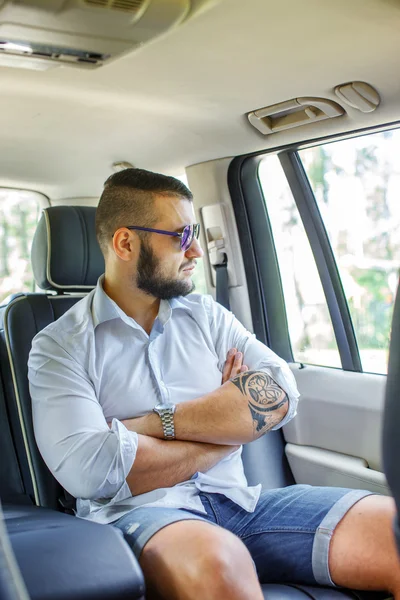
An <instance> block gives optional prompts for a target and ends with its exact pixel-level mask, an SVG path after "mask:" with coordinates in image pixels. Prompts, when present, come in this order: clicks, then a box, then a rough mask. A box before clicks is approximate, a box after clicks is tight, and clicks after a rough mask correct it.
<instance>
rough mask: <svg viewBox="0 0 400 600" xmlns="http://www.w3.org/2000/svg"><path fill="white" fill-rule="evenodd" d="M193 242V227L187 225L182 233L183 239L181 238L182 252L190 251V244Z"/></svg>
mask: <svg viewBox="0 0 400 600" xmlns="http://www.w3.org/2000/svg"><path fill="white" fill-rule="evenodd" d="M192 240H193V226H192V225H186V227H185V228H184V230H183V231H182V238H181V248H182V250H185V251H186V250H188V248H189V247H190V244H191V243H192Z"/></svg>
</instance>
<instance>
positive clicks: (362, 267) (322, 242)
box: [188, 129, 400, 494]
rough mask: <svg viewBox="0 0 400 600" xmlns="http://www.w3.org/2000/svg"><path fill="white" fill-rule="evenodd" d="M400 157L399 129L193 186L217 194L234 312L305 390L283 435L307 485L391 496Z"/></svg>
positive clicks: (268, 159)
mask: <svg viewBox="0 0 400 600" xmlns="http://www.w3.org/2000/svg"><path fill="white" fill-rule="evenodd" d="M399 150H400V130H399V129H386V130H381V131H380V130H373V131H370V132H363V135H362V136H361V135H348V137H347V138H346V139H344V138H342V139H340V138H333V139H331V140H328V141H326V140H324V141H323V142H318V141H316V142H313V144H312V145H310V144H308V145H304V146H299V147H287V148H282V149H278V150H274V151H272V152H268V153H265V154H257V155H252V156H242V157H237V158H235V159H234V160H232V161H228V160H226V161H225V163H223V162H221V161H219V164H218V166H217V165H213V166H212V165H211V163H210V164H209V168H208V171H207V169H206V166H205V165H203V166H202V169H203V173H202V185H201V186H199V179H198V175H199V173H198V172H195V173H191V171H190V170H189V172H188V175H189V182H190V179H191V178H192V182H193V184H194V185H195V186H197V187H198V188H199V191H201V193H200V203H201V202H205V205H206V206H207V200H206V199H205V198H206V195H205V194H204V192H205V189H206V188H207V186H208V188H207V189H208V193H207V197H208V198H210V195H209V193H210V192H211V190H212V186H213V185H216V183H215V182H216V181H219V183H220V185H219V188H218V189H219V196H218V201H219V203H220V204H222V213H223V214H224V219H223V220H224V226H225V238H227V239H228V240H229V243H225V242H222V247H223V248H224V246H223V244H224V243H225V250H226V253H227V256H228V264H229V263H231V270H233V271H234V279H233V278H232V274H231V275H230V277H231V278H230V297H231V301H232V303H233V305H234V312H235V313H236V314H237V315H238V317H239V318H241V320H242V321H243V322H244V323H245V324H246V325H247V326H249V328H252V329H253V331H254V332H255V333H256V335H257V337H258V338H259V339H261V340H262V341H264V342H265V343H267V344H268V345H269V346H270V347H271V348H272V349H273V350H274V351H275V352H277V354H279V355H280V356H282V357H283V358H284V359H285V360H287V361H288V362H289V363H290V365H291V368H292V370H293V373H294V375H295V378H296V380H297V384H298V387H299V391H300V393H301V399H300V403H299V409H298V414H297V416H296V417H295V419H293V421H292V422H291V423H289V424H288V425H287V426H286V427H285V428H284V438H285V442H286V444H285V453H286V456H287V459H288V461H289V464H290V467H291V470H292V473H293V475H294V478H295V480H296V482H297V483H308V484H312V485H335V486H342V487H350V488H361V489H369V490H372V491H376V492H379V493H384V494H388V493H389V490H388V487H387V483H386V480H385V476H384V474H383V472H382V471H383V469H382V459H381V431H382V412H383V401H384V389H385V382H386V372H387V359H388V347H389V337H390V325H391V318H392V311H393V303H394V298H395V294H396V290H397V284H398V267H399V256H400V211H399V209H398V202H397V197H398V190H399V185H400V163H399V159H398V158H397V157H398V156H399V155H400V153H399ZM228 163H229V164H228ZM193 169H194V168H193ZM225 169H226V171H225ZM211 171H212V173H213V175H211ZM224 171H225V172H224ZM205 172H207V173H208V176H209V181H208V184H207V178H205V177H204V174H205ZM190 176H191V177H190ZM224 176H226V177H227V184H226V188H225V187H224ZM204 182H206V184H204ZM204 186H206V187H204ZM228 192H229V195H228ZM211 197H212V194H211ZM214 197H216V195H215V193H214ZM231 201H232V204H230V202H231ZM208 202H209V200H208ZM199 210H200V213H202V212H203V213H204V206H200V207H199ZM233 215H234V218H233ZM214 219H215V216H214ZM211 225H212V219H211V220H210V219H209V221H208V222H206V223H205V231H206V235H208V238H207V239H205V240H204V243H205V244H207V243H208V246H209V249H210V239H209V232H210V230H211ZM222 237H224V236H222ZM211 242H212V240H211ZM238 245H239V247H240V251H239V250H238ZM212 246H213V243H211V247H212ZM220 247H221V243H220ZM213 252H214V251H213V250H212V248H211V250H210V251H209V256H211V258H212V257H213V256H214V258H215V252H214V254H213ZM208 283H209V285H210V287H211V289H212V286H213V284H215V280H213V278H212V276H211V275H210V276H209V281H208ZM250 315H251V318H250Z"/></svg>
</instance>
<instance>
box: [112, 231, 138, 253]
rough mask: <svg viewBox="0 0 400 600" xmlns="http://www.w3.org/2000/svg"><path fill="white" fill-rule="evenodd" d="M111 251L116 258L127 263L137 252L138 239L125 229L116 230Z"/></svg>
mask: <svg viewBox="0 0 400 600" xmlns="http://www.w3.org/2000/svg"><path fill="white" fill-rule="evenodd" d="M112 245H113V250H114V252H115V254H116V256H117V257H118V258H120V259H121V260H123V261H125V262H128V261H130V260H132V259H133V258H135V257H136V256H137V255H138V252H139V239H138V236H137V235H135V233H134V232H133V231H130V230H129V229H127V228H126V227H121V228H120V229H117V231H116V232H115V233H114V236H113V239H112Z"/></svg>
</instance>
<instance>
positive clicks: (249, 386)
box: [231, 371, 288, 439]
mask: <svg viewBox="0 0 400 600" xmlns="http://www.w3.org/2000/svg"><path fill="white" fill-rule="evenodd" d="M231 382H232V383H233V384H234V385H236V387H237V388H239V390H240V391H241V392H242V394H243V395H244V396H246V397H247V398H248V401H249V409H250V412H251V416H252V418H253V431H254V438H255V439H256V438H259V437H261V436H262V435H263V434H264V433H266V432H267V431H269V430H270V429H272V427H274V426H275V425H277V424H278V423H279V422H280V421H281V419H282V416H281V415H280V414H279V413H277V412H276V411H277V410H278V409H279V408H281V407H282V406H284V405H285V404H287V402H288V397H287V395H286V393H285V392H284V391H283V389H282V388H281V387H279V385H278V384H277V383H276V382H275V381H274V380H273V379H272V377H270V376H269V375H267V373H263V372H262V371H245V372H244V373H240V374H239V375H237V376H236V377H235V378H234V379H231Z"/></svg>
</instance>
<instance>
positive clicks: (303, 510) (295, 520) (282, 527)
mask: <svg viewBox="0 0 400 600" xmlns="http://www.w3.org/2000/svg"><path fill="white" fill-rule="evenodd" d="M369 494H370V492H367V491H364V490H349V489H346V488H330V487H313V486H308V485H294V486H288V487H286V488H281V489H276V490H266V491H264V492H263V493H262V494H261V496H260V499H259V501H258V504H257V507H256V509H255V511H254V512H253V513H246V511H243V510H242V509H239V510H237V507H236V510H235V509H234V508H233V506H232V505H233V503H231V502H230V501H229V500H228V501H227V500H226V499H224V500H222V499H221V500H220V499H218V501H216V500H217V499H216V498H210V495H209V499H210V502H211V505H214V512H215V513H216V514H217V515H218V516H219V517H220V518H219V519H218V522H219V523H220V524H221V525H223V526H224V527H226V528H227V529H229V530H230V531H232V532H233V533H235V534H236V535H237V536H238V537H239V538H240V539H241V540H242V541H243V543H244V544H245V545H246V547H247V548H248V550H249V552H250V554H251V556H252V558H253V560H254V563H255V565H256V568H257V572H258V575H259V578H260V581H261V582H262V583H270V582H291V583H294V582H297V583H305V584H315V583H318V584H320V585H333V582H332V579H331V577H330V573H329V567H328V556H329V546H330V540H331V537H332V534H333V531H334V529H335V527H336V525H337V524H338V523H339V521H340V520H341V519H342V518H343V517H344V515H345V514H346V513H347V511H348V510H349V509H350V508H351V507H352V506H353V505H354V504H355V503H356V502H358V500H360V499H361V498H363V497H364V496H367V495H369Z"/></svg>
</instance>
